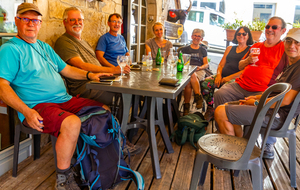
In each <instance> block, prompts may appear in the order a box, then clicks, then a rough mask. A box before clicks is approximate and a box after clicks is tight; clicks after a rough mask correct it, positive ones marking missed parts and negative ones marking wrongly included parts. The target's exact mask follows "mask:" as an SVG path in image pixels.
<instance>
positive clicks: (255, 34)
mask: <svg viewBox="0 0 300 190" xmlns="http://www.w3.org/2000/svg"><path fill="white" fill-rule="evenodd" d="M265 26H266V22H265V21H264V20H263V21H261V20H260V19H259V18H255V19H254V20H253V21H252V23H251V24H248V28H249V29H250V31H251V34H252V38H253V40H254V41H257V42H258V41H259V38H260V36H261V33H262V31H263V30H264V29H265Z"/></svg>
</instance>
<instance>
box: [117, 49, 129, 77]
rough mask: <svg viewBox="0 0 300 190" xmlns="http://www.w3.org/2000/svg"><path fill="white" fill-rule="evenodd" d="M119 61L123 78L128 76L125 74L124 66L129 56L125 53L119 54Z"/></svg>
mask: <svg viewBox="0 0 300 190" xmlns="http://www.w3.org/2000/svg"><path fill="white" fill-rule="evenodd" d="M117 62H118V64H119V66H120V68H121V76H120V77H121V78H127V77H126V76H123V72H124V68H125V66H126V64H127V58H126V56H124V55H118V57H117Z"/></svg>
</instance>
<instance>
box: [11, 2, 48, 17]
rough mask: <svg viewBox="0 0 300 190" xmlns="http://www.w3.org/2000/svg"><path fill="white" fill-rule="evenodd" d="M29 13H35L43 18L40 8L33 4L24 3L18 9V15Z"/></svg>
mask: <svg viewBox="0 0 300 190" xmlns="http://www.w3.org/2000/svg"><path fill="white" fill-rule="evenodd" d="M27 11H35V12H37V13H38V14H39V15H41V16H43V15H42V13H41V11H40V10H39V8H38V7H37V6H36V5H35V4H32V3H22V4H20V5H19V6H18V9H17V14H22V13H25V12H27Z"/></svg>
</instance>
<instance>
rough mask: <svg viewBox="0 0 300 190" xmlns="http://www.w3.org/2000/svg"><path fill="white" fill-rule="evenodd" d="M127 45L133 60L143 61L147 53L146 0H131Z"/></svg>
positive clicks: (129, 4)
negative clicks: (143, 56)
mask: <svg viewBox="0 0 300 190" xmlns="http://www.w3.org/2000/svg"><path fill="white" fill-rule="evenodd" d="M128 13H129V14H128V15H130V16H129V17H128V29H129V30H130V32H128V33H127V44H128V45H127V46H128V50H129V52H130V56H131V58H132V61H133V62H138V61H141V58H142V55H144V54H145V42H146V29H147V19H146V18H147V17H146V16H147V9H146V0H129V3H128Z"/></svg>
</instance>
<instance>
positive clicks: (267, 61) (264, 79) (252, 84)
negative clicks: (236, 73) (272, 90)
mask: <svg viewBox="0 0 300 190" xmlns="http://www.w3.org/2000/svg"><path fill="white" fill-rule="evenodd" d="M251 48H260V54H259V56H258V59H259V61H257V62H256V63H255V64H256V65H257V66H251V65H252V64H249V65H247V66H246V67H245V69H244V71H243V73H242V74H241V75H240V77H239V78H237V79H236V80H235V81H236V82H237V83H238V84H239V85H240V86H241V87H242V88H243V89H245V90H247V91H250V92H258V91H264V90H266V89H267V88H268V87H269V86H270V85H272V84H274V83H275V79H276V77H277V75H278V74H279V73H280V72H281V71H282V70H283V68H284V67H285V66H286V65H287V64H288V59H287V56H286V54H285V52H284V44H283V42H279V43H278V44H276V45H275V46H273V47H265V45H264V43H263V42H258V43H255V44H253V46H252V47H251ZM244 58H245V57H244Z"/></svg>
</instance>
